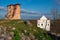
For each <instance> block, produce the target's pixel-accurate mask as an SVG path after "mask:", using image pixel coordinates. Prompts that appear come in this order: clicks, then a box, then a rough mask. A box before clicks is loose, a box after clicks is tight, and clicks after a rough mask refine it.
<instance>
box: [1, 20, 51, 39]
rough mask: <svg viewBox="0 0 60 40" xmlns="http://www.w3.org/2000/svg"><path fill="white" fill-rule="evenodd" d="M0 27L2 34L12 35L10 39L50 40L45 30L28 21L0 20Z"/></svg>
mask: <svg viewBox="0 0 60 40" xmlns="http://www.w3.org/2000/svg"><path fill="white" fill-rule="evenodd" d="M0 28H2V29H3V30H4V31H3V34H4V35H6V34H7V35H9V36H11V37H12V38H10V39H11V40H51V38H50V36H48V35H47V33H46V31H43V30H42V29H40V28H37V27H35V25H34V24H32V23H29V22H28V21H27V22H26V21H23V20H0ZM10 33H11V34H10ZM1 34H2V33H1ZM7 35H6V36H7ZM6 38H7V37H6Z"/></svg>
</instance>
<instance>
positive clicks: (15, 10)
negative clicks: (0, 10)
mask: <svg viewBox="0 0 60 40" xmlns="http://www.w3.org/2000/svg"><path fill="white" fill-rule="evenodd" d="M6 19H10V20H17V19H21V17H20V5H19V4H15V5H13V4H11V5H9V6H8V13H7V15H6Z"/></svg>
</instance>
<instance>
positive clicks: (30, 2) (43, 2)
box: [0, 0, 60, 19]
mask: <svg viewBox="0 0 60 40" xmlns="http://www.w3.org/2000/svg"><path fill="white" fill-rule="evenodd" d="M16 3H19V4H21V5H20V6H21V10H25V11H27V12H30V13H31V14H29V13H28V14H26V13H21V17H22V18H23V19H24V18H30V19H32V18H37V17H39V14H46V13H47V14H48V13H50V11H51V9H52V8H54V7H57V8H58V9H59V8H60V4H59V0H58V1H56V0H0V7H2V8H6V7H7V5H9V4H16ZM2 11H3V12H2ZM33 12H34V13H35V12H36V14H37V15H35V14H32V13H33ZM1 13H7V12H6V11H4V10H0V14H1ZM4 15H5V14H4Z"/></svg>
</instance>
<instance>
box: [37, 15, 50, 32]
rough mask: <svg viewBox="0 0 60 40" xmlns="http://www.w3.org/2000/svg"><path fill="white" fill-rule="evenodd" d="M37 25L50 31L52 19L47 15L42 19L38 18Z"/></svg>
mask: <svg viewBox="0 0 60 40" xmlns="http://www.w3.org/2000/svg"><path fill="white" fill-rule="evenodd" d="M37 27H39V28H41V29H43V30H46V31H50V20H49V19H47V18H46V17H45V16H42V17H41V18H40V19H38V20H37Z"/></svg>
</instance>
